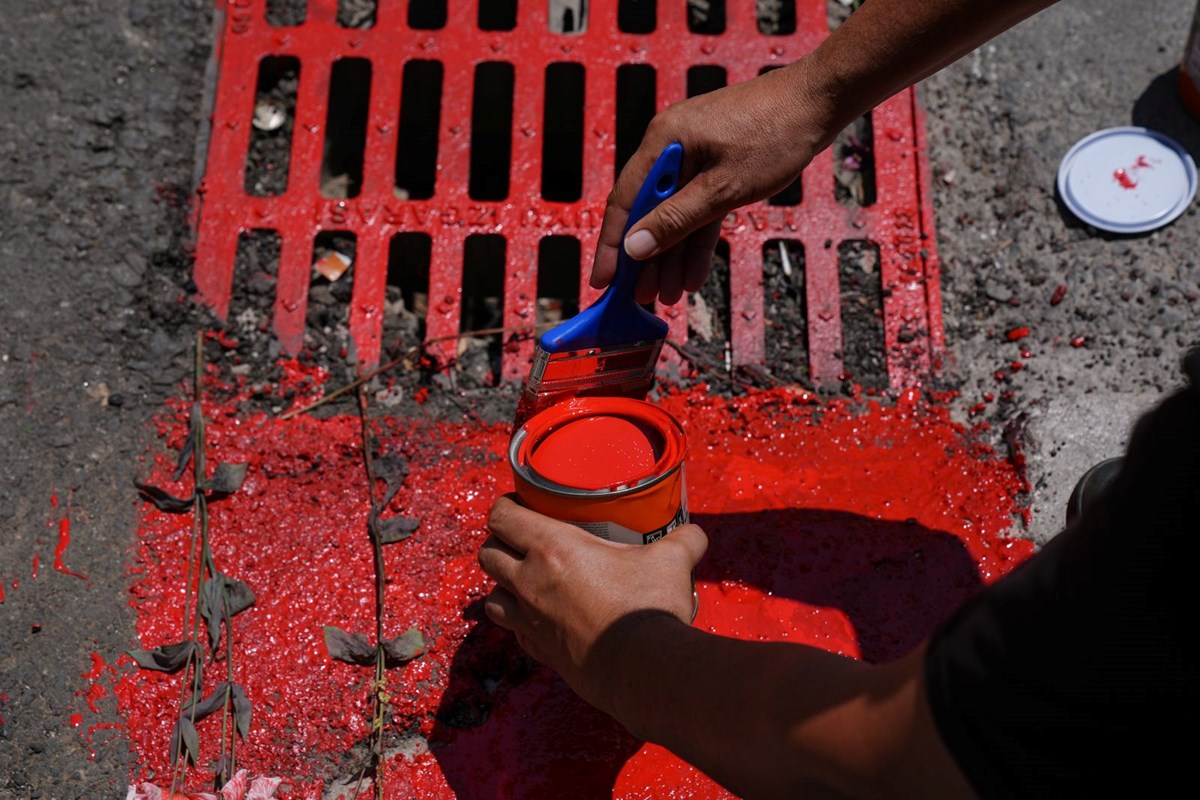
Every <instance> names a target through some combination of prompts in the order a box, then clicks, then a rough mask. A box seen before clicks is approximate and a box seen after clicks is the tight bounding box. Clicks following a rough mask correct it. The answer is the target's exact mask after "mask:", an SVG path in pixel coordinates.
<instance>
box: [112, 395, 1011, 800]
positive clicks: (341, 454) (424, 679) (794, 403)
mask: <svg viewBox="0 0 1200 800" xmlns="http://www.w3.org/2000/svg"><path fill="white" fill-rule="evenodd" d="M661 405H662V406H663V407H664V408H666V409H667V410H668V411H670V412H671V413H672V414H674V415H675V416H676V417H677V418H678V419H679V420H680V422H681V424H682V425H683V426H684V428H685V430H686V432H687V435H688V439H689V442H688V447H689V450H688V452H689V455H688V461H687V481H688V494H689V505H690V506H691V509H692V516H693V520H694V521H695V522H697V523H698V524H700V525H701V526H702V527H704V528H705V530H706V531H707V532H708V534H709V536H710V539H711V542H712V546H711V549H710V551H709V554H708V555H707V556H706V558H705V560H704V561H703V562H702V563H701V565H700V567H699V569H698V571H697V576H696V577H697V586H698V591H699V594H700V614H699V616H698V617H697V620H696V624H697V625H698V626H701V627H703V628H705V629H709V630H713V631H717V632H720V633H723V634H726V635H731V636H738V637H742V638H750V639H764V640H786V641H795V642H802V643H806V644H811V645H815V646H819V647H823V648H825V649H828V650H831V651H835V652H840V653H844V654H847V655H850V656H853V657H857V658H863V659H866V660H870V661H881V660H886V659H889V658H892V657H895V656H898V655H900V654H901V653H903V652H905V651H906V650H907V649H908V648H910V647H911V646H913V645H914V644H915V643H916V642H918V641H919V640H920V639H921V638H922V637H923V636H925V635H926V634H927V633H929V632H930V631H931V630H932V629H933V627H935V626H936V625H937V624H938V623H939V622H940V621H941V620H942V619H944V618H945V617H946V616H947V615H948V614H949V613H950V612H951V611H952V610H953V609H954V608H955V607H957V606H958V605H959V604H960V603H961V602H962V601H963V600H964V599H966V598H967V597H969V596H970V595H971V594H972V593H974V592H975V591H977V590H978V589H979V588H980V587H981V586H983V585H985V584H987V583H990V582H992V581H994V580H996V579H997V578H999V577H1000V576H1002V575H1004V574H1006V573H1007V572H1008V571H1009V570H1011V569H1012V568H1013V567H1014V566H1016V565H1017V564H1018V563H1020V562H1021V561H1022V560H1023V559H1024V558H1026V557H1027V556H1028V555H1029V554H1030V553H1031V552H1032V545H1030V544H1029V543H1028V542H1026V541H1023V540H1019V539H1012V538H1007V536H1006V533H1007V532H1008V531H1009V529H1010V527H1011V525H1012V523H1013V520H1014V514H1015V513H1018V512H1019V509H1017V507H1016V503H1015V501H1014V498H1015V497H1016V495H1017V493H1018V492H1019V491H1020V490H1021V488H1022V483H1021V479H1020V476H1019V475H1018V474H1017V473H1016V471H1015V470H1014V468H1013V466H1012V465H1011V464H1009V463H1007V462H1006V461H1005V460H1004V459H1002V458H1001V457H999V456H998V455H997V454H996V453H994V452H992V451H991V450H990V449H988V448H987V447H984V446H982V445H980V444H978V443H976V442H975V441H974V438H973V436H972V431H971V430H968V429H965V428H963V427H962V426H960V425H957V424H956V423H954V422H952V421H951V419H950V416H949V412H948V411H947V410H946V409H945V408H942V407H940V406H937V405H928V404H926V403H925V402H924V401H923V400H921V399H920V397H919V395H918V393H917V392H915V391H913V392H906V393H905V394H904V396H903V397H902V398H901V399H900V400H898V401H897V402H896V403H895V404H894V405H889V404H885V403H884V402H882V401H878V400H871V401H868V402H866V403H858V402H854V401H835V402H819V401H818V400H817V399H816V398H815V397H814V396H812V395H809V394H807V393H805V392H802V391H795V390H782V389H780V390H771V391H763V392H753V393H749V394H747V395H746V396H744V397H740V398H735V399H728V398H721V397H712V396H709V395H708V394H707V393H706V391H705V389H704V388H703V387H701V388H698V389H695V390H691V391H687V392H683V393H679V394H672V395H670V396H668V397H666V398H664V399H663V400H662V401H661ZM185 406H186V404H185V403H182V402H180V403H176V404H175V405H174V406H173V407H172V411H171V413H169V414H166V415H164V416H163V417H162V418H161V419H160V425H161V430H162V432H163V434H164V436H165V438H166V441H167V443H168V444H170V445H171V446H173V447H178V446H180V445H181V444H182V442H183V439H184V436H185V432H186V427H187V424H186V409H185ZM205 413H206V415H207V417H208V419H209V420H210V422H209V425H208V430H209V437H210V442H211V448H210V449H211V452H210V456H209V458H210V461H212V462H217V461H236V462H245V463H247V464H248V465H249V470H248V474H247V478H246V482H245V485H244V487H243V489H242V491H240V492H238V493H237V494H235V495H232V496H230V497H228V498H226V499H223V500H220V501H218V502H215V503H213V504H212V506H211V512H212V517H211V530H212V543H213V550H214V556H215V559H216V562H217V564H218V565H219V566H220V568H221V569H222V570H223V571H224V572H225V573H226V574H228V575H230V576H231V577H234V578H238V579H241V580H245V581H247V582H248V583H249V584H250V586H251V587H252V588H253V589H254V591H255V594H256V596H257V598H258V600H257V603H256V604H255V606H254V607H253V608H252V609H250V610H248V611H246V612H245V613H244V614H242V615H239V616H238V617H237V618H236V619H235V621H234V624H233V629H234V645H235V652H236V653H237V656H236V661H235V664H234V680H235V681H237V682H239V683H241V684H242V685H243V686H245V688H246V691H247V693H248V695H249V696H250V698H251V700H252V702H253V704H254V724H253V726H252V729H251V732H250V735H249V737H248V738H247V739H246V741H245V742H244V743H239V746H238V754H239V762H240V763H241V764H243V765H244V766H246V767H247V768H248V769H250V770H251V771H252V772H255V773H258V774H272V775H285V776H288V782H287V785H288V786H290V788H289V789H287V790H286V791H284V792H281V793H280V795H279V796H280V797H281V798H285V800H286V799H289V798H304V799H305V800H309V799H310V798H311V799H312V800H315V799H316V798H319V797H321V795H322V792H323V791H324V790H325V788H326V786H327V784H328V783H329V782H331V781H332V780H333V779H334V778H335V777H337V776H343V777H344V776H345V775H346V774H347V773H346V770H347V767H346V764H347V763H348V762H349V761H350V759H349V758H348V757H347V755H346V754H347V753H348V752H350V751H351V750H352V749H353V748H354V747H355V745H356V744H357V743H360V742H361V741H363V740H364V738H365V737H366V736H367V734H368V732H369V726H370V717H369V701H368V696H369V683H370V677H371V676H370V674H369V671H367V670H363V669H359V668H356V667H352V666H349V665H346V664H342V663H339V662H334V661H331V660H330V659H329V658H328V655H327V654H326V652H325V648H324V645H323V639H322V626H323V625H326V624H335V625H338V626H341V627H343V628H345V629H347V630H350V631H357V632H363V633H368V634H369V633H370V632H371V631H372V629H373V624H374V622H373V612H372V608H373V592H374V584H373V581H372V577H371V576H372V563H371V552H370V548H369V547H368V546H367V541H366V536H365V526H366V521H367V510H368V509H367V502H368V501H367V494H366V490H365V487H364V485H363V483H364V482H363V478H362V464H361V458H360V456H359V445H358V440H359V423H358V420H357V419H356V418H352V417H331V418H327V419H317V418H314V417H308V416H301V417H297V418H294V419H290V420H286V421H280V420H279V419H277V418H269V417H265V416H262V415H257V416H251V417H249V418H244V417H242V416H240V415H239V413H238V410H237V407H236V405H233V404H230V405H217V404H206V406H205ZM377 433H378V436H379V441H380V442H381V443H382V447H383V448H384V449H385V450H391V451H396V452H400V453H403V454H404V455H405V456H406V457H407V459H408V461H409V463H410V464H411V467H412V471H411V473H410V475H409V476H408V478H407V480H406V481H405V483H404V485H403V486H402V488H401V489H400V492H399V493H398V494H397V496H396V497H395V499H394V500H393V501H392V505H391V507H390V508H391V511H393V512H394V513H399V514H404V515H407V516H414V517H420V519H421V526H420V529H419V531H418V532H417V533H416V534H415V535H414V536H412V537H411V538H410V539H408V540H407V541H405V542H403V543H400V544H396V545H390V546H389V548H388V550H387V552H386V553H385V559H386V564H387V570H388V575H389V582H388V584H387V587H386V606H387V609H388V613H387V618H386V620H385V630H384V635H385V636H390V635H395V634H398V633H400V632H402V631H404V630H406V629H407V628H409V627H411V626H417V627H419V628H420V629H421V630H422V631H423V632H424V633H425V635H426V637H427V638H428V639H429V641H430V643H431V647H430V649H429V651H428V653H427V654H426V655H425V656H423V657H422V658H420V659H418V660H416V661H414V662H412V663H410V664H408V665H407V666H405V667H403V668H400V669H395V670H390V671H389V673H388V682H389V687H388V688H389V692H390V694H391V695H392V698H393V700H392V707H391V712H392V723H391V727H390V729H389V731H390V736H391V745H390V746H392V747H394V748H397V749H398V750H400V751H402V752H403V754H402V755H397V756H395V757H393V758H391V759H389V760H388V761H387V762H386V764H385V767H384V772H385V779H386V780H385V783H386V786H387V791H388V796H389V797H395V798H408V797H415V798H422V800H425V799H426V798H452V797H455V796H457V797H466V796H488V797H496V796H508V797H531V796H559V797H567V796H572V797H578V796H597V795H603V796H612V797H622V798H632V797H644V796H666V795H667V794H672V795H674V796H688V797H693V798H727V797H729V796H730V795H729V794H728V793H726V792H725V791H724V790H723V789H721V788H720V787H719V786H717V785H716V784H714V783H713V782H712V781H711V780H710V779H708V778H707V777H706V776H704V775H702V774H701V773H699V772H697V771H696V770H694V769H692V768H691V767H690V766H688V765H686V764H684V763H683V762H681V761H679V760H678V759H677V758H675V757H674V756H673V755H671V754H670V753H668V752H666V751H665V750H662V749H661V748H657V747H654V746H652V745H647V744H645V743H642V742H640V741H638V740H636V739H634V738H632V737H631V736H629V734H628V733H627V732H625V731H624V729H622V728H621V727H620V726H619V725H617V724H616V723H615V722H613V721H612V720H611V719H609V718H607V717H606V716H605V715H603V714H601V713H599V712H597V711H594V710H593V709H591V708H590V707H588V706H587V705H586V704H584V703H583V702H582V701H580V700H579V699H578V698H576V697H575V696H574V695H573V694H572V693H571V691H570V690H569V689H568V688H567V687H566V686H565V684H563V683H562V682H561V681H560V680H559V679H557V678H556V677H555V676H554V675H552V674H550V673H548V672H546V671H545V670H543V669H541V668H539V667H538V666H537V665H536V663H534V662H532V661H531V660H530V659H528V658H527V657H525V656H524V655H523V654H522V653H521V651H520V650H519V649H518V648H517V646H516V645H515V643H514V642H513V640H512V637H511V636H510V635H509V634H508V633H507V632H505V631H503V630H501V629H499V628H497V627H496V626H494V625H491V624H490V623H488V622H487V621H486V619H485V618H484V616H483V615H482V610H481V603H480V601H481V599H482V597H483V596H484V595H485V594H486V592H487V591H488V590H489V587H490V584H489V582H488V580H487V579H486V577H485V576H484V575H483V574H482V573H481V571H480V570H479V568H478V566H477V564H476V562H475V554H476V551H477V549H478V547H479V545H480V543H481V542H482V541H483V539H484V538H485V536H486V531H485V521H486V515H487V511H488V508H489V507H490V505H491V502H492V500H493V499H494V498H495V497H496V496H497V495H499V494H501V493H503V492H507V491H511V489H512V479H511V475H510V474H509V469H508V466H507V462H506V459H505V454H506V447H507V444H508V433H509V431H508V427H507V426H491V427H489V426H481V425H477V424H470V425H451V424H445V423H433V422H429V421H414V420H386V419H385V420H380V421H379V424H378V431H377ZM172 460H173V459H172V454H169V453H162V454H159V455H157V456H156V457H155V459H154V460H153V463H154V468H153V475H151V476H149V477H150V478H151V480H153V481H154V482H156V483H160V484H167V483H168V482H169V477H170V473H171V468H172V463H171V462H172ZM186 480H187V479H186V478H185V483H186ZM179 491H180V493H186V491H187V488H186V485H185V486H184V487H183V488H181V489H179ZM190 534H191V521H190V518H189V517H188V516H187V515H169V514H163V513H161V512H159V511H157V510H155V509H154V508H153V507H150V506H147V507H146V508H145V509H144V510H143V516H142V521H141V526H140V530H139V534H138V536H139V544H138V559H137V563H136V564H135V565H133V571H134V574H133V578H132V580H133V585H132V587H131V589H130V592H131V602H132V605H133V607H134V609H135V610H136V612H137V631H138V636H139V638H140V640H141V646H143V647H154V646H158V645H162V644H167V643H171V642H176V641H179V639H180V637H181V633H180V632H181V629H182V626H183V619H182V609H183V604H184V582H185V575H186V557H185V553H186V550H187V542H188V538H189V536H190ZM225 668H226V667H225V665H224V664H221V665H220V666H219V669H218V671H219V672H220V674H221V675H222V676H223V675H224V672H225ZM221 679H223V677H222V678H221ZM113 694H114V695H115V697H116V699H117V703H118V708H119V711H120V713H121V715H122V717H123V719H124V725H125V729H126V730H127V732H128V735H129V737H130V741H131V743H132V746H133V748H134V750H135V752H136V753H137V755H138V759H139V763H140V766H139V767H138V770H137V771H138V772H139V773H140V774H141V775H142V776H145V775H147V774H149V773H150V772H155V773H162V772H165V771H166V769H167V764H166V752H167V745H166V743H167V742H168V741H169V738H170V729H171V725H172V723H173V719H174V713H173V712H174V710H175V709H176V708H177V706H178V702H179V680H178V676H171V675H164V674H161V673H155V672H148V671H138V670H135V671H129V672H126V673H124V674H122V675H121V676H120V677H119V679H118V680H117V681H116V683H115V685H114V686H113ZM219 716H220V715H214V717H212V718H209V719H207V720H204V721H203V722H201V723H200V724H199V726H198V727H199V732H200V738H201V749H202V753H201V758H200V763H201V764H205V763H210V761H211V757H212V756H213V755H215V752H216V742H217V741H218V740H219V738H220V734H219V727H220V720H219ZM132 777H133V778H134V779H137V778H138V775H134V776H132ZM208 777H209V776H207V775H206V774H205V773H203V772H202V771H198V772H196V773H194V774H193V775H192V780H193V782H194V783H195V784H196V785H197V786H200V785H203V783H204V781H205V780H206V779H207V778H208Z"/></svg>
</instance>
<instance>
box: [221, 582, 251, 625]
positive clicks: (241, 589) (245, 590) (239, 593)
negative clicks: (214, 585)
mask: <svg viewBox="0 0 1200 800" xmlns="http://www.w3.org/2000/svg"><path fill="white" fill-rule="evenodd" d="M225 602H227V603H228V604H229V616H231V617H233V616H236V615H238V614H240V613H242V612H243V611H245V610H246V609H247V608H250V606H252V605H254V592H253V591H252V590H251V589H250V586H249V584H247V583H246V582H245V581H238V580H230V579H229V578H228V577H225Z"/></svg>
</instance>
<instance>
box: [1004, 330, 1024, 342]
mask: <svg viewBox="0 0 1200 800" xmlns="http://www.w3.org/2000/svg"><path fill="white" fill-rule="evenodd" d="M1028 335H1029V327H1028V326H1022V327H1020V328H1009V330H1008V332H1007V333H1005V334H1004V336H1005V338H1007V339H1008V340H1009V341H1010V342H1016V341H1019V340H1021V339H1024V338H1025V337H1026V336H1028Z"/></svg>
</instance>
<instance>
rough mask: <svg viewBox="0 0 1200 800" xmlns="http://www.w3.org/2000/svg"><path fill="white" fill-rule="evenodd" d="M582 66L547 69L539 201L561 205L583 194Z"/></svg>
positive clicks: (565, 64)
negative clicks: (548, 201) (540, 196)
mask: <svg viewBox="0 0 1200 800" xmlns="http://www.w3.org/2000/svg"><path fill="white" fill-rule="evenodd" d="M583 104H584V70H583V65H582V64H568V63H559V64H551V65H549V66H548V67H546V100H545V103H544V105H543V110H544V116H543V118H542V197H544V198H545V199H546V200H552V201H555V202H560V203H570V202H574V201H576V200H578V199H579V198H580V197H581V196H582V194H583Z"/></svg>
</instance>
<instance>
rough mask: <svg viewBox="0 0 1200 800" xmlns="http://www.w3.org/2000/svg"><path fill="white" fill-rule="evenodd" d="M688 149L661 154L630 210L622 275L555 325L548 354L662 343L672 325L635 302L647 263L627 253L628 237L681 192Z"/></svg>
mask: <svg viewBox="0 0 1200 800" xmlns="http://www.w3.org/2000/svg"><path fill="white" fill-rule="evenodd" d="M682 161H683V147H682V146H681V145H680V144H679V143H678V142H675V143H674V144H669V145H667V147H666V148H665V149H664V150H663V151H662V153H661V154H660V155H659V157H658V160H657V161H655V162H654V166H653V167H652V168H651V169H650V174H649V175H647V176H646V179H645V180H644V181H642V188H641V189H639V190H638V193H637V197H636V198H635V199H634V201H633V208H631V209H630V210H629V220H628V221H627V222H626V223H625V231H624V233H623V234H622V237H621V238H622V243H621V246H620V248H618V250H617V253H618V255H617V274H616V275H614V276H613V281H612V283H611V284H609V286H608V289H606V290H605V292H604V294H602V295H601V296H600V299H599V300H597V301H596V302H595V303H593V304H592V305H591V306H589V307H588V308H587V309H585V310H584V311H582V312H580V313H579V314H577V315H575V316H574V317H572V318H571V319H569V320H567V321H566V322H563V323H560V324H558V325H555V326H554V327H553V328H551V329H550V330H548V331H546V332H545V333H543V334H542V336H541V339H540V340H539V344H540V345H541V348H542V349H543V350H545V351H546V352H548V353H563V352H567V351H570V350H585V349H587V348H591V347H612V346H614V345H621V344H632V343H633V342H639V341H643V340H646V339H663V338H666V335H667V323H666V322H665V321H664V320H662V319H659V318H658V317H657V316H655V315H654V314H652V313H650V312H649V311H647V310H646V309H644V308H642V307H641V306H640V305H638V302H637V301H636V300H635V299H634V296H633V293H634V289H636V288H637V282H638V277H639V276H640V275H641V274H642V263H643V262H641V261H637V260H635V259H634V258H632V257H631V256H630V255H629V254H628V253H626V252H625V244H624V237H625V234H628V233H629V230H630V229H631V228H632V227H633V226H634V225H635V224H636V223H637V222H638V221H640V220H641V219H642V217H644V216H646V215H647V214H649V213H650V212H651V211H653V210H654V209H655V208H657V207H658V204H659V203H661V202H662V201H664V200H666V199H667V198H668V197H670V196H671V195H673V194H675V191H676V190H677V189H678V188H679V166H680V164H681V163H682Z"/></svg>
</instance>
